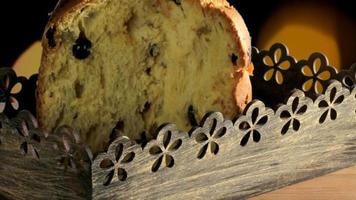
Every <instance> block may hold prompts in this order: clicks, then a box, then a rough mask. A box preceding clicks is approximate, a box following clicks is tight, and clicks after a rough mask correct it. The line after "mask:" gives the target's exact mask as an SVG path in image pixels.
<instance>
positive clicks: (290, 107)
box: [276, 90, 311, 135]
mask: <svg viewBox="0 0 356 200" xmlns="http://www.w3.org/2000/svg"><path fill="white" fill-rule="evenodd" d="M301 100H303V101H302V102H301ZM308 103H311V100H310V99H309V98H305V96H304V93H303V92H302V91H300V90H297V91H296V92H294V93H293V94H292V95H291V97H290V98H289V99H288V102H287V105H284V106H281V107H280V108H279V109H278V110H277V113H276V115H279V117H280V118H281V119H282V120H283V121H287V122H286V123H285V124H284V126H283V128H282V130H281V134H282V135H284V134H286V133H287V132H288V130H289V128H290V127H291V128H292V129H293V130H294V131H295V132H297V131H299V129H300V126H301V123H300V120H299V118H300V117H301V116H302V115H303V114H304V113H305V112H306V111H307V109H308V106H307V104H308Z"/></svg>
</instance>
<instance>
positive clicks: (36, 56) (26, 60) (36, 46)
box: [12, 41, 42, 78]
mask: <svg viewBox="0 0 356 200" xmlns="http://www.w3.org/2000/svg"><path fill="white" fill-rule="evenodd" d="M41 54H42V46H41V42H40V41H36V42H34V43H33V44H32V45H31V46H30V47H29V48H27V49H26V50H25V51H24V52H23V53H22V54H21V55H20V56H19V57H18V59H17V60H16V62H15V64H14V65H13V66H12V68H13V69H14V70H15V72H16V74H17V75H18V76H24V77H27V78H29V77H30V76H31V75H33V74H35V73H38V69H39V67H40V64H41Z"/></svg>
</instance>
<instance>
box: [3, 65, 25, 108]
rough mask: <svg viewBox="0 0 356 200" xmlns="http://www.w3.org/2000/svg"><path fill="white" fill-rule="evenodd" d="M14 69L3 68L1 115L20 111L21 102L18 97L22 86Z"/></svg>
mask: <svg viewBox="0 0 356 200" xmlns="http://www.w3.org/2000/svg"><path fill="white" fill-rule="evenodd" d="M18 79H21V77H19V78H18V77H17V76H16V74H15V72H14V71H13V70H12V69H8V68H3V69H1V70H0V113H2V112H4V111H5V110H10V111H16V110H18V109H19V102H18V100H17V99H16V95H17V94H19V93H20V92H21V90H22V84H21V82H20V81H19V80H18Z"/></svg>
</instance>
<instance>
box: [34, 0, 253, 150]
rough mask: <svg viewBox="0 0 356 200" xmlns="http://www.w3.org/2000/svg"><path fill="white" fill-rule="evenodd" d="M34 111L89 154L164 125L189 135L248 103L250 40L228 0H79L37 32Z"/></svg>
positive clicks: (59, 9) (48, 126)
mask: <svg viewBox="0 0 356 200" xmlns="http://www.w3.org/2000/svg"><path fill="white" fill-rule="evenodd" d="M43 46H44V52H43V56H42V63H41V67H40V73H39V81H38V91H37V111H38V118H39V122H40V124H41V125H42V126H43V127H44V128H46V129H48V130H52V129H55V128H56V127H58V126H60V125H62V124H67V125H70V126H72V127H74V128H76V129H78V131H79V132H80V134H81V136H82V138H83V139H84V140H85V141H86V142H87V143H88V144H90V145H91V147H92V148H93V149H94V151H98V150H102V149H103V148H104V146H105V145H106V144H107V142H108V141H109V135H110V133H111V130H112V129H113V128H114V127H116V129H117V130H118V131H122V132H124V133H125V134H126V135H128V136H129V137H131V138H133V139H137V138H138V137H139V135H140V134H141V133H142V132H144V131H146V132H148V133H152V131H153V130H155V129H156V127H157V126H158V125H160V124H162V123H165V122H172V123H175V124H177V127H178V128H179V129H181V130H186V131H188V129H189V127H191V126H194V125H196V123H197V121H199V120H200V119H201V118H202V117H203V115H204V114H205V113H207V112H209V111H220V112H222V113H223V114H224V115H225V116H226V117H230V118H233V117H234V116H235V115H236V114H238V113H239V112H241V110H242V109H243V107H244V106H245V105H246V103H248V102H249V101H250V100H251V84H250V81H249V77H248V76H249V73H248V72H247V71H251V69H250V68H249V66H250V60H251V58H250V48H251V47H250V36H249V33H248V31H247V28H246V25H245V24H244V21H243V19H242V17H241V16H240V15H239V14H238V12H237V11H236V10H235V9H234V8H233V7H231V6H229V4H228V3H227V2H226V1H225V0H215V1H214V0H120V1H117V0H87V1H85V0H83V1H78V0H76V1H65V2H63V1H62V3H60V4H59V5H58V6H57V9H56V10H55V11H54V13H53V16H52V19H51V21H50V22H49V24H48V26H47V28H46V32H45V34H44V37H43Z"/></svg>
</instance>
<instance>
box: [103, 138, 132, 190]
mask: <svg viewBox="0 0 356 200" xmlns="http://www.w3.org/2000/svg"><path fill="white" fill-rule="evenodd" d="M128 143H130V141H129V139H128V138H126V137H120V138H118V139H117V140H115V141H114V143H112V144H111V145H110V147H109V150H108V153H107V155H108V157H106V158H104V159H103V160H101V162H100V164H99V167H100V168H101V169H103V170H105V171H106V176H105V179H104V182H103V185H104V186H108V185H110V183H111V182H112V181H113V180H114V178H115V177H116V178H117V180H118V181H126V179H127V177H128V173H127V171H126V169H125V165H127V164H128V163H130V162H132V161H133V160H134V158H135V153H134V152H133V151H128V150H127V148H128V145H127V144H128Z"/></svg>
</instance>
